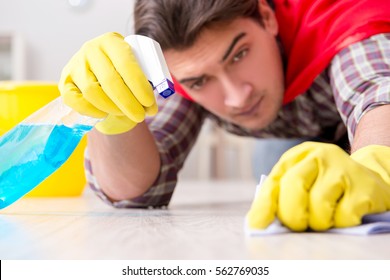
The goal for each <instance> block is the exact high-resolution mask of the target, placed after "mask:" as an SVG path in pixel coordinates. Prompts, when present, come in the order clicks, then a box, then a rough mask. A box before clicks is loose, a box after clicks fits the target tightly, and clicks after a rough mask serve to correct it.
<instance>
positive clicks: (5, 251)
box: [0, 181, 390, 260]
mask: <svg viewBox="0 0 390 280" xmlns="http://www.w3.org/2000/svg"><path fill="white" fill-rule="evenodd" d="M255 185H256V183H255V182H242V181H236V182H231V181H230V182H202V181H200V182H196V181H193V182H181V183H180V184H179V185H178V187H177V190H176V192H175V194H174V197H173V200H172V204H171V206H170V207H169V209H159V210H139V209H136V210H132V209H113V208H111V207H109V206H107V205H105V204H104V203H103V202H101V201H100V200H99V199H98V198H97V197H95V196H94V194H92V193H90V192H88V191H86V193H85V194H84V195H83V196H82V197H78V198H50V199H42V198H25V199H22V200H20V201H18V202H17V203H15V204H13V205H11V206H9V207H8V208H6V209H3V210H1V211H0V259H92V260H94V259H166V260H171V259H183V260H186V259H269V260H272V259H390V250H389V248H390V245H389V244H390V234H381V235H374V236H347V235H336V234H326V233H295V234H294V233H291V234H282V235H274V236H265V237H252V238H251V237H247V236H245V234H244V230H243V221H244V215H245V213H246V212H247V210H248V209H249V206H250V203H251V200H252V198H253V195H254V189H255Z"/></svg>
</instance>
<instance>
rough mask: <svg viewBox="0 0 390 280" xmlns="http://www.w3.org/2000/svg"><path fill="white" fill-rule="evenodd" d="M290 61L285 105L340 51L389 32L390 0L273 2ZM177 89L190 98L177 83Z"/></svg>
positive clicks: (277, 0) (286, 53)
mask: <svg viewBox="0 0 390 280" xmlns="http://www.w3.org/2000/svg"><path fill="white" fill-rule="evenodd" d="M274 4H275V14H276V18H277V20H278V23H279V37H280V40H281V43H282V46H283V49H284V52H285V55H286V58H287V68H286V72H285V88H286V89H285V95H284V103H285V104H286V103H288V102H290V101H292V100H294V98H295V97H297V96H298V95H300V94H303V93H304V92H306V90H308V89H309V88H310V85H311V84H312V82H313V81H314V79H315V78H316V77H317V76H318V75H319V74H320V73H321V72H322V71H323V70H324V69H325V68H326V67H327V66H328V64H329V63H330V61H331V59H332V58H333V56H334V55H336V54H337V53H338V52H339V51H340V50H341V49H343V48H345V47H347V46H348V45H350V44H353V43H355V42H358V41H361V40H364V39H366V38H368V37H370V36H372V35H375V34H379V33H386V32H390V2H389V0H274ZM174 83H175V90H176V92H178V93H179V94H181V95H183V96H184V97H186V98H187V99H190V100H191V97H190V96H189V95H188V94H187V93H186V92H185V91H184V89H183V88H182V87H181V86H180V84H179V83H178V82H177V81H176V80H174Z"/></svg>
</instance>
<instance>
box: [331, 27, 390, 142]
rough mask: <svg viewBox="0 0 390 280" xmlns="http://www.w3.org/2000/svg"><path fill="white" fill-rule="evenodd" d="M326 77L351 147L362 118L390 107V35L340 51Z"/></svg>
mask: <svg viewBox="0 0 390 280" xmlns="http://www.w3.org/2000/svg"><path fill="white" fill-rule="evenodd" d="M329 77H330V80H331V86H332V89H333V92H334V97H335V102H336V105H337V108H338V111H339V113H340V115H341V118H342V120H343V122H344V123H345V125H346V126H347V129H348V138H349V141H350V143H352V141H353V137H354V134H355V130H356V126H357V124H358V123H359V120H360V119H361V117H362V116H363V115H364V114H365V113H367V112H368V111H370V110H371V109H373V108H375V107H377V106H380V105H383V104H390V33H387V34H378V35H375V36H372V37H370V38H368V39H366V40H363V41H361V42H358V43H354V44H352V45H350V46H349V47H347V48H345V49H343V50H341V51H340V52H339V53H338V54H337V55H336V56H335V57H334V58H333V60H332V62H331V64H330V67H329Z"/></svg>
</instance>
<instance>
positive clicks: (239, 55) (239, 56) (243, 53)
mask: <svg viewBox="0 0 390 280" xmlns="http://www.w3.org/2000/svg"><path fill="white" fill-rule="evenodd" d="M247 53H248V50H247V49H244V50H242V51H239V52H238V53H237V54H236V55H235V56H234V57H233V63H235V62H238V61H240V60H241V59H242V58H243V57H245V56H246V55H247Z"/></svg>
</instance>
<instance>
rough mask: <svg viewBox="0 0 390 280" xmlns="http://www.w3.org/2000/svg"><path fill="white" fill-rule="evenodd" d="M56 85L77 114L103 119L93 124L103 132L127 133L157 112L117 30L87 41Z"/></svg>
mask: <svg viewBox="0 0 390 280" xmlns="http://www.w3.org/2000/svg"><path fill="white" fill-rule="evenodd" d="M58 87H59V90H60V93H61V95H62V96H63V100H64V103H65V104H67V105H68V106H70V107H72V108H73V109H74V110H76V111H77V112H79V113H80V114H82V115H87V116H91V117H95V118H105V119H104V120H103V121H101V122H99V123H98V124H97V125H96V128H97V129H98V130H99V131H100V132H102V133H104V134H119V133H123V132H126V131H128V130H130V129H132V128H133V127H134V126H135V125H136V124H137V123H140V122H142V121H143V120H144V119H145V115H154V114H156V113H157V105H156V100H155V97H154V94H153V89H152V87H151V85H150V83H149V81H148V80H147V78H146V77H145V75H144V74H143V72H142V70H141V67H140V66H139V64H138V62H137V60H136V58H135V56H134V54H133V53H132V50H131V47H130V46H129V44H128V43H126V42H125V41H124V38H123V36H121V35H120V34H117V33H106V34H104V35H102V36H99V37H97V38H95V39H92V40H91V41H88V42H86V43H85V44H84V45H83V46H82V48H81V49H80V50H79V51H78V52H77V53H76V54H75V55H74V56H73V57H72V59H71V60H70V61H69V63H68V64H67V65H66V66H65V67H64V69H63V71H62V74H61V79H60V82H59V85H58Z"/></svg>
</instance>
